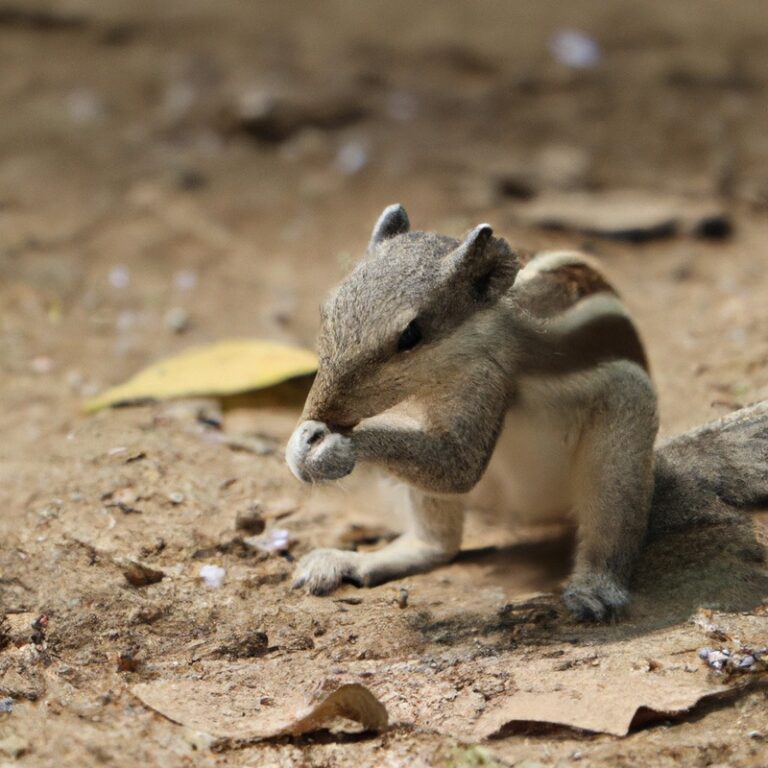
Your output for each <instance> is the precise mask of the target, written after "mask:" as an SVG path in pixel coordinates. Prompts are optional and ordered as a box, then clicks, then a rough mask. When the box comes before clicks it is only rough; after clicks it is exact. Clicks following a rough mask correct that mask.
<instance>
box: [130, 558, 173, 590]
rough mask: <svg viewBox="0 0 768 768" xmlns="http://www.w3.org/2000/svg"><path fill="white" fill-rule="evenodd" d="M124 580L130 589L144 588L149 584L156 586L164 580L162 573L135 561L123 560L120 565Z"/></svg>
mask: <svg viewBox="0 0 768 768" xmlns="http://www.w3.org/2000/svg"><path fill="white" fill-rule="evenodd" d="M120 567H121V570H122V572H123V576H125V580H126V581H127V582H128V583H129V584H130V585H131V586H132V587H146V586H148V585H149V584H157V583H158V582H159V581H162V580H163V578H165V573H163V571H158V570H156V569H155V568H150V567H149V566H148V565H144V563H140V562H138V561H137V560H124V561H123V562H121V563H120Z"/></svg>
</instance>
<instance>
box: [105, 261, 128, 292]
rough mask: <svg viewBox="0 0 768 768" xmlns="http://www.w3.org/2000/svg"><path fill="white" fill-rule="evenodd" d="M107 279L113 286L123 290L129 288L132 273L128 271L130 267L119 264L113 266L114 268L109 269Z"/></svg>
mask: <svg viewBox="0 0 768 768" xmlns="http://www.w3.org/2000/svg"><path fill="white" fill-rule="evenodd" d="M107 279H108V280H109V284H110V285H111V286H112V287H113V288H117V289H118V290H122V289H123V288H127V287H128V286H129V285H130V283H131V273H130V272H129V271H128V267H125V266H123V265H118V266H116V267H112V269H110V270H109V275H108V278H107Z"/></svg>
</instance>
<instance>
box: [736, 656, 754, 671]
mask: <svg viewBox="0 0 768 768" xmlns="http://www.w3.org/2000/svg"><path fill="white" fill-rule="evenodd" d="M754 663H755V657H754V656H752V655H747V656H743V657H742V658H741V660H740V661H739V663H738V664H737V667H738V668H739V669H749V668H750V667H751V666H753V665H754Z"/></svg>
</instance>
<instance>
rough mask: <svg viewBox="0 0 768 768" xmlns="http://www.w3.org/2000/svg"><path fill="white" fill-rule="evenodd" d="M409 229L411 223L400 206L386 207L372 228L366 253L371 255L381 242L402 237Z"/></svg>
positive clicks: (396, 204)
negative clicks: (396, 236)
mask: <svg viewBox="0 0 768 768" xmlns="http://www.w3.org/2000/svg"><path fill="white" fill-rule="evenodd" d="M410 228H411V223H410V222H409V221H408V214H407V213H406V212H405V208H403V206H402V205H400V204H399V203H395V204H394V205H390V206H387V207H386V208H385V209H384V211H383V212H382V214H381V216H379V220H378V221H377V222H376V226H375V227H374V228H373V232H372V233H371V242H370V243H369V244H368V253H371V251H373V249H374V248H375V247H376V246H377V245H378V244H379V243H381V242H382V241H384V240H389V239H390V238H391V237H395V235H402V234H403V233H404V232H407V231H408V230H409V229H410Z"/></svg>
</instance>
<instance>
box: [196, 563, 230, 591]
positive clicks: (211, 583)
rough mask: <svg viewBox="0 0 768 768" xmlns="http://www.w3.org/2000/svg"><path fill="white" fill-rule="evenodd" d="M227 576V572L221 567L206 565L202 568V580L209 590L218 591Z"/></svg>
mask: <svg viewBox="0 0 768 768" xmlns="http://www.w3.org/2000/svg"><path fill="white" fill-rule="evenodd" d="M226 575H227V572H226V571H225V570H224V569H223V568H222V567H221V566H220V565H204V566H202V568H200V578H201V579H202V580H203V583H204V584H205V586H206V587H208V589H218V588H219V587H220V586H221V585H222V584H223V583H224V577H225V576H226Z"/></svg>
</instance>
